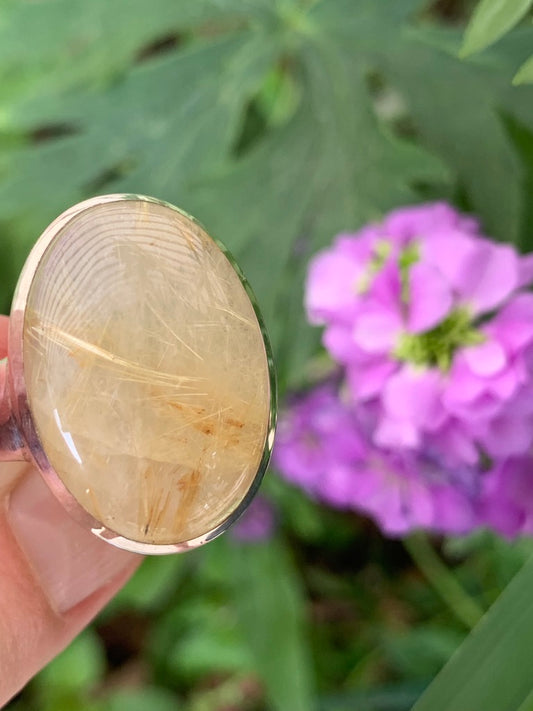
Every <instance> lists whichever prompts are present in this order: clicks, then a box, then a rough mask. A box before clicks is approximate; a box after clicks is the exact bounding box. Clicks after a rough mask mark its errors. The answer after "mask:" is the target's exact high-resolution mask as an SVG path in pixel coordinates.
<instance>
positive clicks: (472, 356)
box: [463, 340, 507, 377]
mask: <svg viewBox="0 0 533 711" xmlns="http://www.w3.org/2000/svg"><path fill="white" fill-rule="evenodd" d="M463 356H464V359H465V362H466V364H467V365H468V367H469V368H470V370H471V371H472V373H474V375H480V376H482V377H483V376H490V375H496V373H500V372H501V371H502V370H503V368H504V367H505V366H506V364H507V357H506V354H505V351H504V349H503V348H502V346H501V345H500V344H499V343H498V341H495V340H487V341H485V342H484V343H480V344H479V345H477V346H469V347H468V348H465V349H464V351H463Z"/></svg>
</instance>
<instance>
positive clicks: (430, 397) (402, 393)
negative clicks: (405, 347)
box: [383, 366, 445, 429]
mask: <svg viewBox="0 0 533 711" xmlns="http://www.w3.org/2000/svg"><path fill="white" fill-rule="evenodd" d="M441 392H442V379H441V376H440V373H439V372H438V371H436V370H430V369H423V370H417V369H415V368H411V367H409V366H405V367H404V368H402V369H401V370H399V371H398V372H397V373H395V374H394V375H393V376H391V377H390V378H389V380H388V382H387V385H386V386H385V389H384V391H383V407H384V411H385V413H386V414H387V415H388V416H389V417H391V418H394V419H396V420H401V421H405V422H411V423H412V424H413V425H415V426H416V427H420V428H424V429H434V428H436V427H439V426H440V424H442V421H443V419H444V417H445V412H444V409H443V407H442V404H441V400H440V396H441Z"/></svg>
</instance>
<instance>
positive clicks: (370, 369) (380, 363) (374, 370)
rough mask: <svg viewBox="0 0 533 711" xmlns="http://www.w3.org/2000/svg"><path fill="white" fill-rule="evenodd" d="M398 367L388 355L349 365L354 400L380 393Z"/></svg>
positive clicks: (349, 380) (347, 373) (348, 370)
mask: <svg viewBox="0 0 533 711" xmlns="http://www.w3.org/2000/svg"><path fill="white" fill-rule="evenodd" d="M397 368H398V364H397V363H395V362H394V361H392V360H390V359H388V358H387V357H382V358H375V359H373V360H372V361H370V362H368V363H361V364H360V365H357V364H354V365H352V366H348V368H347V371H346V378H347V380H348V385H349V388H350V392H351V394H352V397H353V398H354V400H356V401H361V400H368V399H370V398H372V397H374V396H376V395H378V394H379V393H380V392H381V391H382V390H383V388H384V386H385V383H386V382H387V379H388V378H389V376H390V375H392V373H394V371H395V370H397Z"/></svg>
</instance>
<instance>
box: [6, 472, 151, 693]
mask: <svg viewBox="0 0 533 711" xmlns="http://www.w3.org/2000/svg"><path fill="white" fill-rule="evenodd" d="M2 487H3V489H2ZM140 560H141V558H140V556H137V555H135V554H133V553H127V552H125V551H122V550H119V549H117V548H114V547H113V546H110V545H109V544H107V543H105V542H104V541H101V540H100V539H98V538H97V537H96V536H94V535H93V534H92V533H90V532H89V531H86V530H85V529H83V528H82V527H81V526H79V525H78V524H77V523H76V522H74V521H73V520H72V519H71V518H70V517H69V516H68V514H67V513H66V512H65V510H64V509H63V508H62V506H61V505H60V504H59V503H58V502H57V501H56V499H55V497H54V496H53V495H52V493H51V492H50V491H49V490H48V487H47V486H46V485H45V484H44V482H43V481H42V479H41V477H40V475H39V474H38V472H37V471H35V470H34V469H33V468H32V467H31V466H29V465H27V464H23V465H21V464H20V463H17V464H2V465H0V706H2V705H3V704H4V703H6V702H7V701H8V700H9V699H10V698H11V697H12V696H13V695H14V694H15V693H16V692H17V691H19V690H20V689H21V688H22V687H23V686H24V684H25V683H26V682H27V681H28V680H29V679H30V678H31V677H32V676H33V675H34V674H36V673H37V671H39V669H41V668H42V667H43V666H44V665H45V664H46V663H47V662H48V661H50V660H51V659H52V658H53V657H54V656H55V655H56V654H58V653H59V652H60V651H61V650H62V649H63V648H64V647H65V646H67V644H68V643H69V642H70V641H71V640H72V639H73V637H74V636H75V635H76V634H77V633H78V632H80V630H81V629H82V628H83V627H85V626H86V625H87V624H88V623H89V621H90V620H91V619H92V618H93V617H94V615H95V614H96V613H97V612H98V611H99V610H100V609H101V608H102V607H103V606H104V605H105V603H106V602H107V601H108V600H109V599H110V598H111V597H112V596H113V595H114V594H115V593H116V592H117V591H118V590H119V589H120V587H121V586H122V585H123V584H124V583H125V582H126V580H127V579H128V578H129V576H130V575H131V574H132V572H133V571H134V570H135V568H136V567H137V565H138V564H139V562H140Z"/></svg>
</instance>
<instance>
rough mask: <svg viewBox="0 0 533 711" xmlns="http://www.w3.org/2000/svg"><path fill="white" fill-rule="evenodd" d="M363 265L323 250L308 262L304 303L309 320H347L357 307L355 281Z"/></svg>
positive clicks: (360, 273) (359, 276) (356, 281)
mask: <svg viewBox="0 0 533 711" xmlns="http://www.w3.org/2000/svg"><path fill="white" fill-rule="evenodd" d="M363 274H364V264H362V263H361V262H359V261H357V260H353V259H348V258H346V256H344V255H340V254H337V253H335V252H323V253H322V254H319V255H318V256H317V257H315V259H314V260H313V261H312V262H311V266H310V268H309V274H308V278H307V286H306V296H305V306H306V309H307V314H308V318H309V320H310V322H311V323H324V321H327V320H328V319H330V318H346V319H349V318H350V317H351V315H352V314H353V313H354V311H355V309H356V306H357V300H356V295H357V283H358V279H360V278H361V277H362V275H363Z"/></svg>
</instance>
